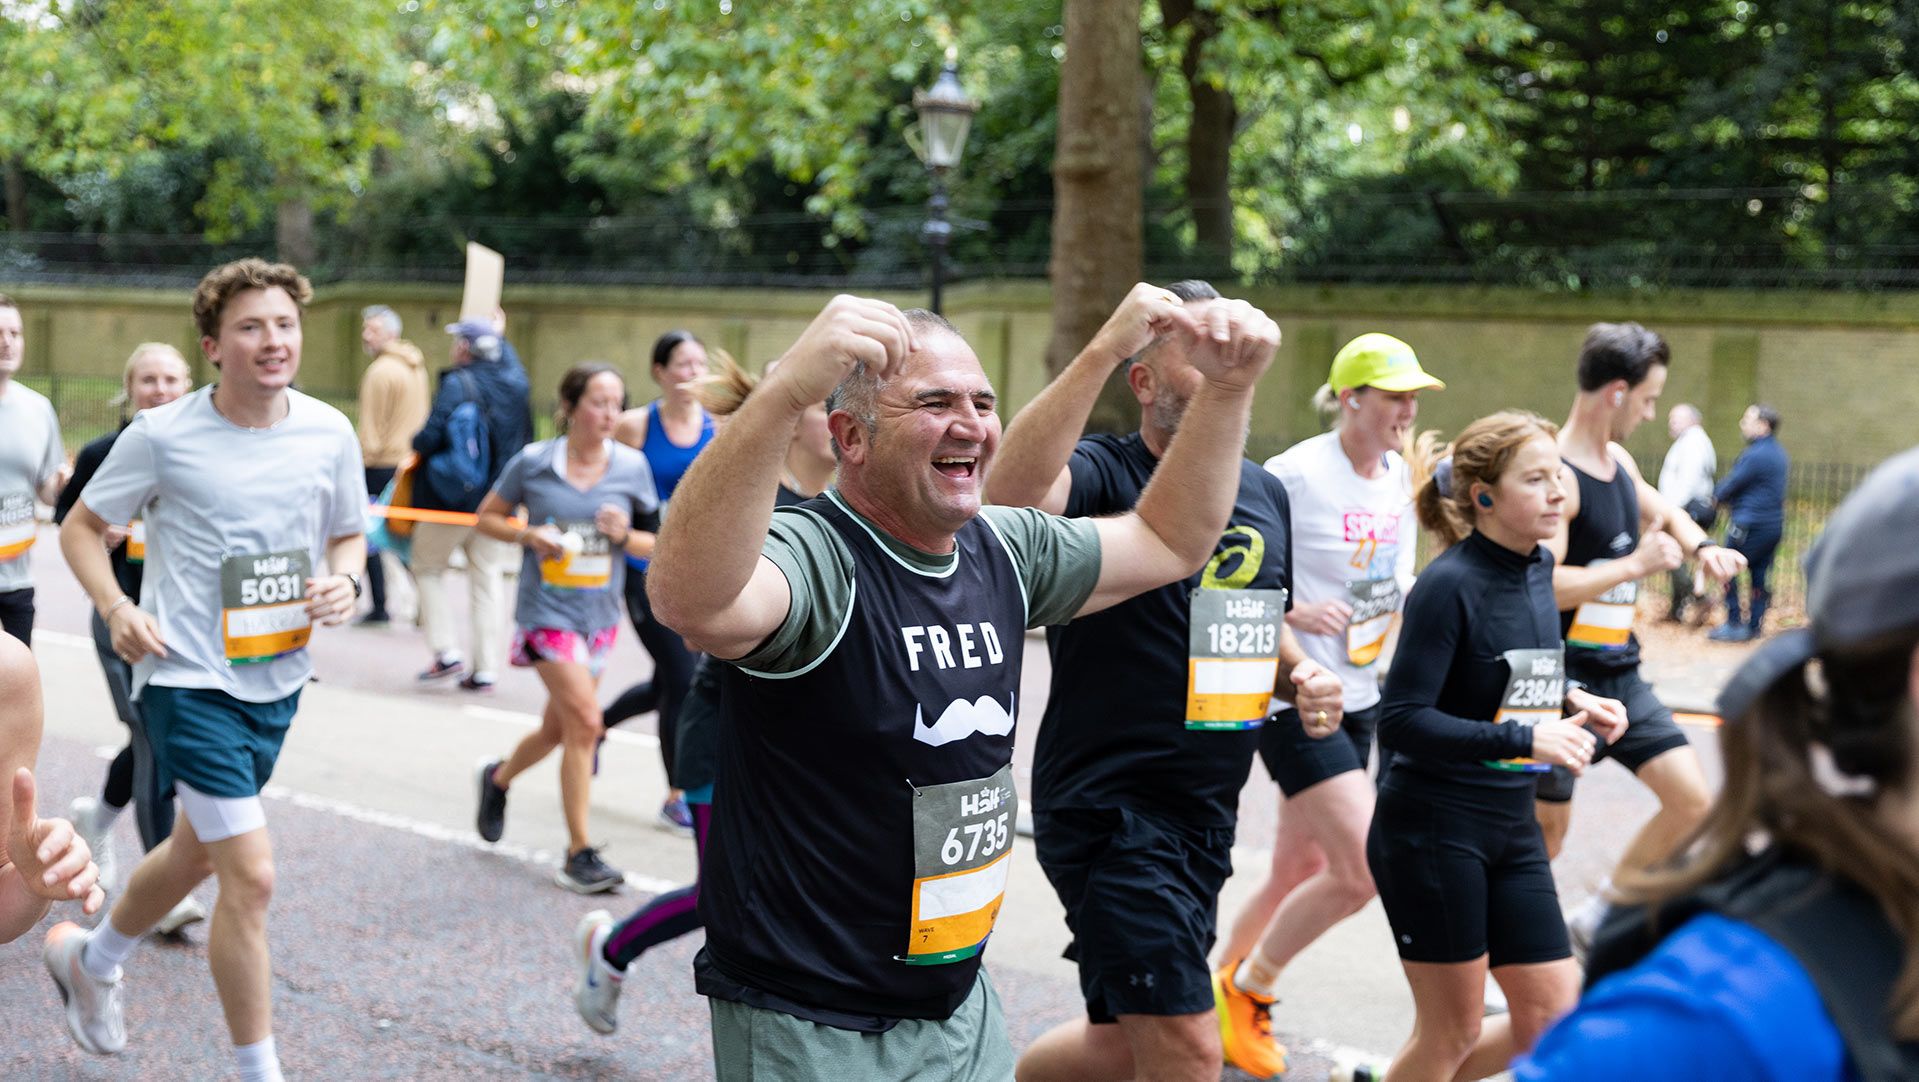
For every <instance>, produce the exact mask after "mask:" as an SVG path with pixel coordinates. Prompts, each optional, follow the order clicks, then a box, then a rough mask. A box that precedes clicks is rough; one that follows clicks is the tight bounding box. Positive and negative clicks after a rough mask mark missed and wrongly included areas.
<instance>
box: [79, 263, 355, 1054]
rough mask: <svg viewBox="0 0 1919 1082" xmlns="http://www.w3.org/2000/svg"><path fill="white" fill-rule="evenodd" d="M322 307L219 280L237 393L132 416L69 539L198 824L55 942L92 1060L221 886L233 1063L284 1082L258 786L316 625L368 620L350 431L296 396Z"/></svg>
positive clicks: (224, 337)
mask: <svg viewBox="0 0 1919 1082" xmlns="http://www.w3.org/2000/svg"><path fill="white" fill-rule="evenodd" d="M312 295H313V290H312V287H311V286H309V285H308V284H307V280H306V279H305V278H304V277H302V276H301V275H300V274H299V272H297V271H295V270H294V269H293V268H292V267H289V266H287V265H285V264H279V263H275V264H269V263H266V262H265V261H263V260H259V259H243V260H240V261H238V262H235V263H229V264H226V265H225V266H222V267H218V268H215V269H214V270H213V271H211V272H209V273H208V274H207V276H206V277H205V278H202V279H201V280H200V285H199V287H198V288H197V289H196V290H195V291H194V295H193V317H194V321H195V323H197V324H198V326H199V330H200V335H201V338H200V348H201V349H202V350H203V351H204V352H205V353H206V356H207V360H208V361H209V362H211V363H212V364H213V366H214V367H215V368H217V369H218V370H219V382H217V383H216V384H214V385H213V386H212V387H209V388H202V389H201V390H198V391H195V392H194V393H192V394H189V395H187V396H185V397H183V398H180V399H178V400H176V401H174V402H171V403H168V404H167V405H165V406H161V407H159V408H157V409H152V410H146V411H143V412H142V413H141V414H140V415H139V416H138V417H135V418H134V420H133V423H132V424H130V425H128V426H127V428H126V430H125V431H124V432H122V433H121V434H120V438H119V439H118V440H117V441H115V443H114V445H113V450H112V451H111V452H110V453H109V454H108V455H107V460H106V461H105V462H104V463H102V464H101V466H100V472H99V473H97V474H95V475H94V478H93V480H92V481H91V482H90V483H89V484H88V485H87V488H86V491H85V492H83V493H82V494H81V496H80V502H79V503H78V504H76V505H75V506H74V508H73V511H72V513H71V514H70V515H69V516H68V519H67V522H66V525H65V526H63V527H62V528H61V532H60V547H61V549H62V551H64V552H65V553H66V557H67V562H68V563H69V564H70V565H71V566H72V568H73V571H74V574H75V576H76V577H77V578H79V580H80V583H81V585H82V586H84V587H85V588H86V591H87V593H88V595H89V596H91V597H92V599H93V603H94V605H95V606H96V607H97V608H98V610H99V612H100V614H101V616H102V617H103V618H104V619H105V620H106V621H107V627H108V630H109V631H110V633H111V636H112V640H113V646H114V649H115V650H116V651H117V652H118V653H119V654H120V655H121V656H122V657H123V658H125V659H126V660H127V661H128V662H130V663H132V664H133V665H134V681H135V686H136V692H137V693H138V694H139V696H140V698H141V701H142V705H143V708H144V717H145V720H146V726H147V734H148V737H149V739H150V741H151V743H152V748H153V757H154V765H155V769H156V771H157V773H158V774H159V775H160V783H161V784H162V785H165V784H168V783H171V784H173V786H174V787H175V789H176V790H177V792H178V793H179V798H180V806H181V811H182V812H183V815H182V818H181V820H180V821H179V822H178V823H176V824H175V827H174V831H173V834H172V836H171V837H169V838H168V839H167V840H166V841H165V842H163V843H161V844H160V845H159V846H158V847H156V848H155V849H154V850H153V851H152V852H151V853H148V854H147V855H146V858H145V859H144V860H142V861H141V862H140V865H139V867H138V868H136V869H135V870H134V872H133V875H132V877H131V878H130V879H129V881H128V883H127V888H126V892H125V893H124V894H123V895H122V896H121V898H120V900H119V902H118V903H116V904H115V905H114V907H113V910H112V912H111V914H110V915H109V917H108V919H107V920H105V921H102V922H101V923H100V925H99V926H98V927H96V928H95V929H94V930H93V931H92V932H91V933H89V932H86V931H85V930H83V929H82V928H80V927H79V926H78V925H76V924H73V923H71V922H67V923H62V924H59V925H56V926H55V927H54V928H53V929H52V930H51V931H49V932H48V933H47V944H46V952H45V956H46V963H47V969H48V971H49V972H50V973H52V975H53V980H54V983H55V984H57V985H58V986H59V989H60V996H61V998H62V999H63V1000H65V1002H66V1019H67V1029H68V1031H69V1032H70V1033H72V1034H73V1038H74V1040H75V1041H76V1042H77V1043H78V1044H79V1045H80V1047H81V1048H83V1049H85V1050H87V1051H89V1052H93V1053H98V1054H105V1053H113V1052H118V1051H120V1049H121V1048H123V1047H124V1046H125V1045H126V1027H125V1022H124V1020H123V1017H122V1015H123V1006H122V1002H121V999H122V991H123V989H124V987H125V985H124V981H123V979H122V977H121V968H120V963H121V962H123V961H125V960H126V958H127V957H128V955H130V954H131V953H132V952H133V948H134V947H135V946H136V945H137V944H138V942H139V940H140V937H141V936H143V935H145V934H146V933H147V931H148V929H150V928H152V927H153V926H154V924H155V923H156V922H158V921H159V920H160V918H161V917H163V916H165V915H166V913H167V911H168V910H170V909H172V908H173V907H174V905H176V904H177V903H178V902H179V901H180V899H182V898H184V897H186V895H187V893H188V892H189V891H191V890H192V889H193V888H194V887H195V886H196V885H197V884H199V882H200V881H201V880H203V879H205V878H206V877H207V875H208V874H212V875H213V876H215V877H217V878H218V879H219V881H220V895H219V901H218V902H217V903H216V905H215V907H214V913H213V924H212V929H211V933H210V935H209V936H208V941H207V957H208V960H209V962H210V963H211V968H212V970H213V982H214V986H215V987H216V988H217V989H218V991H219V994H220V1005H221V1006H222V1007H223V1008H224V1009H225V1012H226V1021H227V1028H228V1030H229V1032H230V1033H231V1035H232V1038H233V1044H234V1060H235V1063H236V1065H237V1066H238V1068H239V1072H240V1076H241V1077H242V1078H244V1079H278V1078H280V1062H279V1057H278V1055H277V1054H276V1052H275V1050H274V1042H273V998H272V988H271V974H270V970H269V960H268V956H267V937H266V917H267V903H268V902H269V900H270V899H271V898H272V895H273V885H274V871H273V848H272V845H271V842H270V841H269V839H268V837H267V831H266V810H265V808H264V807H263V806H262V805H261V802H260V795H259V794H260V790H261V789H262V788H263V787H264V786H265V785H266V783H267V778H268V777H269V776H270V775H271V774H272V773H273V765H274V760H275V759H276V758H277V757H278V756H279V753H280V743H281V741H282V740H283V739H284V738H285V736H286V731H287V726H288V725H289V724H290V723H291V722H292V720H293V714H294V710H295V708H296V707H297V706H298V704H299V700H300V690H301V688H303V687H304V686H305V685H306V682H307V678H308V677H310V676H311V675H312V673H313V666H312V663H311V661H310V659H309V658H308V656H307V651H306V643H307V639H308V636H309V635H311V633H312V625H313V624H314V623H315V622H318V623H324V624H337V623H339V622H341V621H343V620H345V619H346V617H347V616H348V615H350V614H351V613H352V611H353V603H354V601H355V599H356V598H357V597H358V596H359V593H360V579H359V576H360V574H361V572H362V570H363V569H364V567H365V563H366V541H365V538H364V536H363V533H364V529H365V525H366V479H365V474H364V472H363V471H362V467H361V462H360V445H359V442H358V440H357V439H356V438H355V436H354V433H353V425H352V424H351V423H350V422H348V421H347V419H346V417H345V416H343V415H342V414H341V413H340V411H339V410H336V409H334V408H333V407H331V406H329V405H327V404H325V403H324V402H321V401H319V400H318V399H314V398H309V397H307V396H306V395H304V394H301V393H300V392H299V391H296V390H293V389H292V386H291V385H292V383H293V380H294V377H295V376H297V375H298V374H299V370H300V345H301V328H300V312H301V309H302V308H303V307H304V306H305V305H306V303H307V301H308V300H309V299H311V297H312ZM135 518H141V519H143V520H144V521H145V522H146V524H147V563H146V577H145V581H144V582H143V583H142V585H141V591H140V593H141V597H140V602H139V603H137V604H136V603H135V601H134V599H132V598H130V597H127V596H125V595H124V594H122V593H121V592H120V587H119V583H118V582H117V581H116V580H115V579H114V576H113V567H112V565H111V564H110V563H109V562H108V559H107V551H106V547H105V545H104V544H102V542H101V537H102V535H103V534H104V533H105V532H106V530H107V527H108V524H109V523H116V522H129V521H131V520H133V519H135ZM322 562H324V564H325V568H326V570H325V571H324V572H323V571H322V570H321V565H322Z"/></svg>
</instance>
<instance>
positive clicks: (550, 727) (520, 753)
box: [493, 699, 560, 789]
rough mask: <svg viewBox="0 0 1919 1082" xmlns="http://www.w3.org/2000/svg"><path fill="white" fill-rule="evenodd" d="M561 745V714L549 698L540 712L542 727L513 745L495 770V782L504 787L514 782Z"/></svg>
mask: <svg viewBox="0 0 1919 1082" xmlns="http://www.w3.org/2000/svg"><path fill="white" fill-rule="evenodd" d="M559 746H560V716H559V713H558V711H557V709H556V708H555V706H554V704H553V700H551V699H548V700H547V703H546V709H545V710H543V711H541V712H540V727H539V728H538V729H535V730H533V731H532V732H530V733H528V734H526V735H525V736H524V737H521V738H520V742H519V743H518V744H515V745H514V746H513V754H511V755H509V756H507V757H506V761H505V762H503V763H501V764H500V766H499V768H498V769H496V770H495V771H493V784H495V785H497V786H499V787H500V788H502V789H504V788H506V787H507V786H509V785H511V784H513V779H514V778H517V777H519V776H520V772H521V771H524V770H527V769H529V768H531V767H532V766H533V765H534V764H536V763H538V762H539V761H540V760H542V759H544V758H546V757H547V756H548V755H551V754H552V753H553V749H554V748H557V747H559Z"/></svg>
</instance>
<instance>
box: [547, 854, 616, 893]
mask: <svg viewBox="0 0 1919 1082" xmlns="http://www.w3.org/2000/svg"><path fill="white" fill-rule="evenodd" d="M553 881H554V882H555V883H558V884H559V885H561V886H563V887H565V888H566V889H568V890H570V891H572V892H573V893H575V894H599V893H600V892H602V891H608V890H612V889H613V888H614V887H617V886H619V885H620V884H621V883H624V882H626V874H625V873H624V872H622V871H620V870H619V869H618V868H615V867H612V866H611V865H609V864H607V862H606V861H604V860H601V859H600V851H599V850H598V849H595V848H594V847H592V846H590V845H589V846H587V847H586V848H585V849H582V850H580V851H579V852H577V853H574V854H571V855H570V856H568V857H567V858H566V864H565V865H564V866H562V867H561V868H560V870H559V873H558V874H556V875H555V876H554V877H553Z"/></svg>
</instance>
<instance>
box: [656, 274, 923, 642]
mask: <svg viewBox="0 0 1919 1082" xmlns="http://www.w3.org/2000/svg"><path fill="white" fill-rule="evenodd" d="M912 347H913V334H912V328H911V327H910V326H909V325H908V324H907V322H906V318H905V317H904V316H903V315H901V314H900V311H899V309H897V308H895V307H893V306H892V305H890V304H887V303H885V302H883V301H875V300H867V299H864V298H859V297H850V296H839V297H835V298H833V300H832V301H831V302H829V303H828V304H827V306H826V308H825V310H823V311H822V312H821V313H820V314H819V316H818V317H816V318H815V319H814V320H813V322H812V323H811V324H809V325H808V326H807V328H806V330H805V331H804V332H803V333H802V334H801V335H800V338H799V341H797V342H795V343H794V344H793V347H792V348H791V349H789V350H787V352H786V354H785V355H784V356H783V357H782V358H781V363H780V364H779V366H778V367H777V368H775V369H774V370H773V374H772V375H770V376H768V377H766V379H765V380H764V381H762V382H761V383H760V385H759V387H758V389H757V390H755V391H754V393H753V394H751V395H748V396H747V399H746V402H745V404H744V405H742V406H741V407H740V409H739V411H738V412H737V413H736V414H735V416H736V417H738V418H739V419H740V420H739V423H737V424H729V425H727V426H726V428H725V430H723V431H721V432H720V433H719V434H717V435H716V436H714V437H713V442H712V443H709V444H707V446H706V449H705V450H704V451H701V452H700V454H699V457H697V458H695V459H694V460H693V465H692V467H691V468H690V469H688V470H687V472H686V476H685V478H683V479H682V480H681V482H680V484H679V487H678V488H677V489H675V490H674V499H673V513H672V515H671V516H670V517H669V520H668V521H667V522H666V523H665V524H664V525H663V526H662V527H661V529H660V533H659V538H658V540H657V542H656V544H655V546H654V549H653V563H652V567H651V568H650V570H649V572H648V574H647V596H648V598H649V599H650V600H651V601H652V604H653V611H654V614H655V615H656V616H658V617H659V619H660V622H661V623H663V624H665V625H666V626H667V627H670V628H672V629H673V630H674V631H677V632H679V633H680V635H681V636H683V637H684V638H685V639H687V641H688V642H689V643H691V644H693V645H694V646H695V647H696V648H697V649H700V650H703V651H706V652H707V653H711V654H714V655H716V656H717V657H719V658H721V659H723V660H732V659H735V658H740V657H744V656H746V654H748V653H749V652H751V651H752V650H753V648H754V647H756V646H758V645H759V644H760V643H761V642H763V641H764V640H765V639H766V637H767V636H769V635H771V634H772V633H773V632H774V631H775V630H777V629H778V628H779V626H780V624H781V623H782V622H783V621H784V620H785V619H786V615H787V612H788V610H789V609H790V608H791V606H792V603H793V593H792V589H791V587H789V586H788V585H787V581H786V576H785V575H784V574H783V573H782V572H781V571H780V569H779V567H778V566H777V565H775V564H774V563H773V562H772V561H771V560H769V559H767V558H766V557H765V556H763V555H761V549H762V548H763V547H764V546H765V544H766V532H767V527H768V526H769V525H770V524H771V523H772V520H773V503H774V498H775V495H776V493H777V492H778V490H779V483H780V472H781V470H782V469H783V468H784V466H785V462H786V452H787V449H788V447H789V446H790V445H791V444H792V442H793V434H794V432H795V431H797V429H798V427H799V421H800V415H801V414H802V413H804V412H805V411H806V409H807V407H809V406H811V405H812V404H814V403H816V402H822V401H825V399H826V397H827V396H828V395H829V394H830V393H831V392H832V390H833V388H834V387H835V386H837V385H838V384H839V382H840V380H841V379H842V378H843V377H844V376H845V374H846V373H847V372H850V371H851V370H852V368H853V366H854V365H856V364H865V365H867V366H868V367H870V368H873V369H874V370H876V371H877V372H878V373H879V375H880V377H881V378H882V379H884V378H886V377H887V376H889V375H891V374H892V373H894V372H896V371H897V370H898V368H899V365H900V364H901V363H902V362H903V361H904V360H905V358H906V355H907V354H908V353H909V352H910V351H911V349H912Z"/></svg>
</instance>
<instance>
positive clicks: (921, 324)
mask: <svg viewBox="0 0 1919 1082" xmlns="http://www.w3.org/2000/svg"><path fill="white" fill-rule="evenodd" d="M900 315H902V316H905V317H906V325H907V326H909V327H911V328H913V330H915V331H917V332H920V333H932V334H950V335H952V336H953V337H955V338H957V339H959V340H960V341H962V342H964V341H965V340H966V336H965V335H962V334H961V333H960V332H959V328H958V327H955V326H953V324H952V323H951V322H949V321H948V320H947V318H946V317H945V316H942V315H940V314H939V313H937V312H933V311H929V310H927V309H925V308H908V309H905V310H904V311H902V312H900ZM770 370H771V369H770V367H769V371H770ZM885 389H886V381H885V380H883V379H881V378H879V377H878V376H876V375H874V374H873V370H872V369H870V368H868V367H866V366H865V365H864V364H856V365H854V366H853V370H852V371H850V372H848V373H847V374H846V375H844V376H842V377H840V382H839V384H838V385H837V386H835V387H834V388H833V392H832V393H831V394H829V395H827V396H826V412H827V413H829V414H832V413H836V412H838V411H840V410H845V411H846V412H847V413H850V414H852V415H853V419H854V420H856V421H858V422H859V423H860V427H861V428H864V429H866V434H867V436H868V437H869V438H870V437H871V436H872V435H873V431H874V429H875V427H876V426H877V425H878V423H879V398H880V392H881V391H883V390H885ZM839 454H840V443H839V441H838V440H834V441H833V457H834V458H836V459H837V458H838V457H839Z"/></svg>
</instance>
